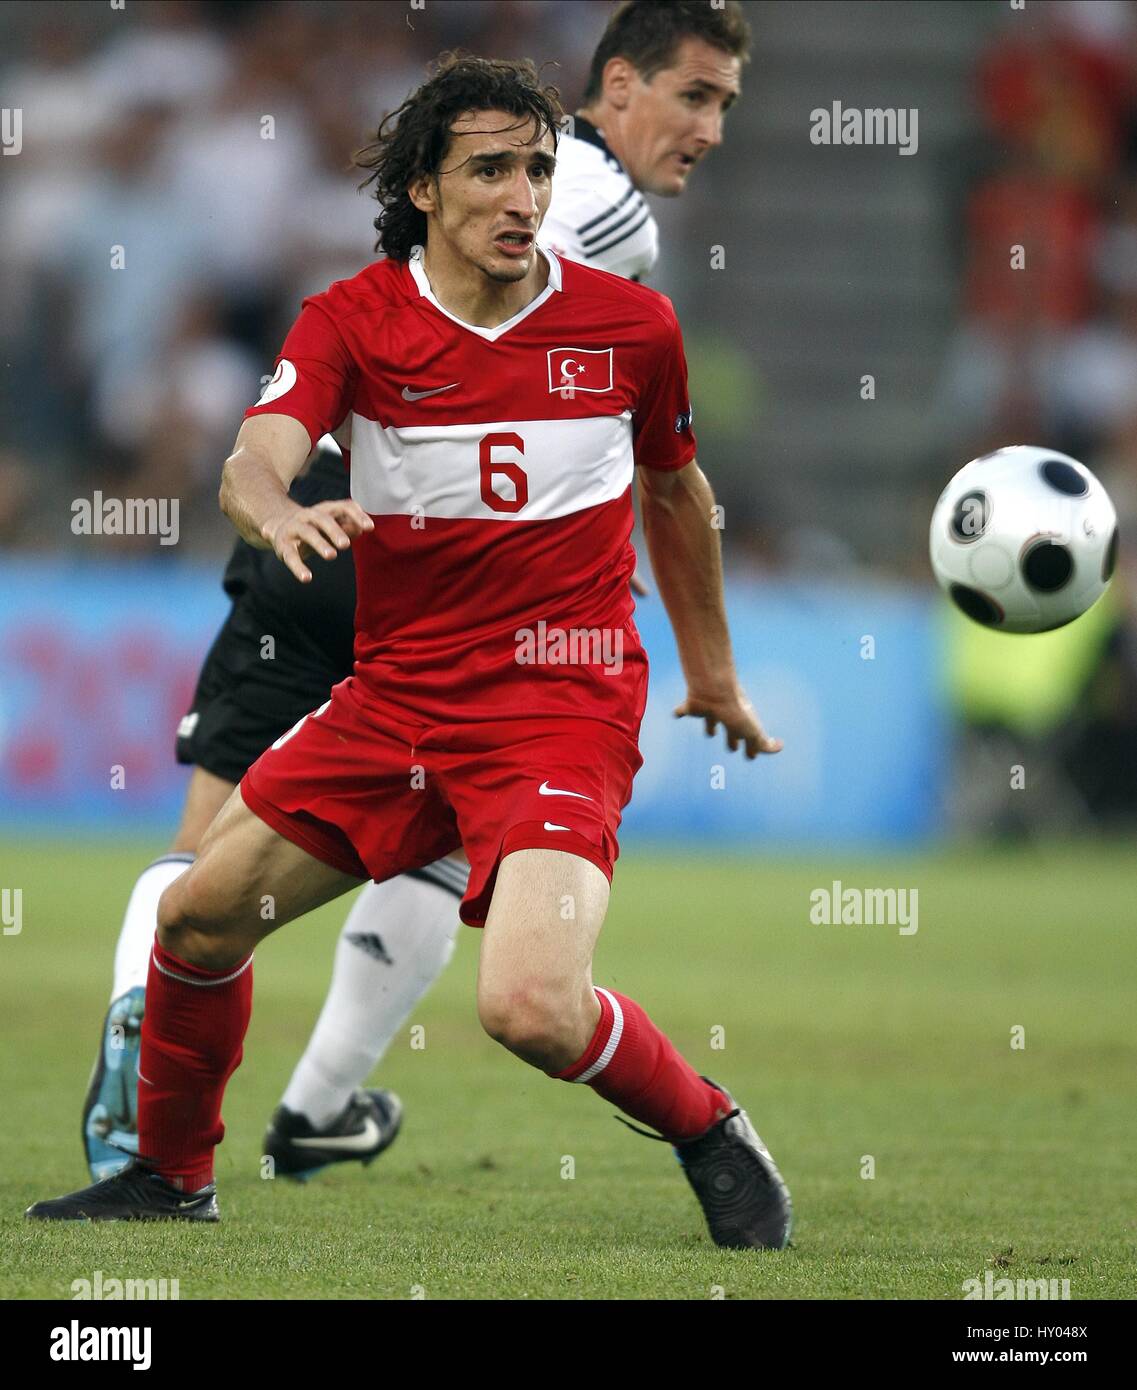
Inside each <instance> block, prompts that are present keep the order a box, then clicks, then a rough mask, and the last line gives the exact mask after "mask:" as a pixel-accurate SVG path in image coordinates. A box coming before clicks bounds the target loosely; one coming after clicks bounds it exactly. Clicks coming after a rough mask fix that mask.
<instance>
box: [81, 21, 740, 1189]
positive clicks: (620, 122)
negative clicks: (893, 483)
mask: <svg viewBox="0 0 1137 1390" xmlns="http://www.w3.org/2000/svg"><path fill="white" fill-rule="evenodd" d="M748 42H749V34H748V31H747V28H746V24H745V21H744V20H743V18H742V15H741V12H740V11H739V9H738V6H737V5H736V4H735V3H733V0H731V3H730V4H728V5H726V6H725V7H724V8H722V9H715V8H712V7H711V6H709V5H707V4H706V3H705V0H694V3H690V2H684V3H669V2H660V0H646V2H645V0H633V3H630V4H622V5H620V6H619V7H618V8H617V9H616V10H615V11H614V13H613V15H612V17H611V20H610V22H609V24H608V26H607V28H606V30H605V32H604V35H603V36H602V38H601V40H600V42H599V44H598V46H597V48H596V51H595V54H594V56H593V60H592V64H591V68H590V73H589V77H588V83H587V87H586V90H585V94H584V100H583V104H582V106H581V108H580V109H579V110H578V112H577V113H576V116H575V117H574V118H572V119H571V120H569V121H568V122H567V123H566V124H567V130H568V132H569V133H567V134H565V135H563V136H562V138H561V139H560V141H559V142H558V150H557V171H556V178H555V179H554V181H553V198H552V203H551V205H550V208H549V211H548V213H547V215H546V217H545V221H544V223H543V224H542V227H541V232H540V241H541V244H542V245H547V246H550V247H551V248H552V249H553V250H554V251H556V252H558V253H560V254H563V255H566V256H568V257H570V258H571V259H573V260H577V261H581V262H583V263H584V264H587V265H593V266H596V267H598V268H600V269H602V270H608V271H611V272H612V273H614V274H617V275H621V276H624V277H626V278H627V279H631V280H640V279H641V278H642V277H644V276H646V275H647V274H648V273H649V272H650V270H651V269H652V267H653V266H654V264H655V261H656V258H657V255H658V248H659V232H658V228H657V225H656V222H655V218H654V217H653V216H652V214H651V211H650V209H649V207H648V205H647V203H646V201H645V199H644V197H643V192H644V191H646V192H648V193H653V194H657V195H660V196H665V197H666V196H675V195H677V194H678V193H680V192H682V191H683V189H684V187H685V185H686V181H687V177H688V175H689V173H690V171H691V169H692V168H693V167H694V165H695V163H697V162H698V160H699V159H700V158H702V157H703V155H704V154H706V153H708V152H709V151H710V150H711V149H713V148H714V147H715V146H716V145H717V144H719V143H720V141H721V139H722V133H723V116H724V114H725V112H726V110H727V109H728V108H729V107H730V105H731V104H732V103H733V102H734V101H735V99H736V97H737V95H738V92H739V76H740V69H741V65H742V62H743V61H744V60H745V57H746V54H747V47H748ZM275 389H276V388H275V386H270V388H269V390H270V392H271V391H272V390H275ZM322 443H323V444H324V445H326V447H323V448H321V449H320V450H319V451H318V452H317V455H316V457H315V459H314V461H313V463H312V465H311V466H310V468H309V470H308V472H307V474H306V475H305V476H304V477H302V478H301V479H299V480H297V482H296V483H295V484H294V486H293V493H294V495H295V496H296V498H297V500H298V501H300V502H302V503H304V504H305V505H313V504H315V503H317V502H319V501H322V500H328V499H331V498H334V497H337V496H342V492H343V486H344V481H343V465H342V462H341V460H340V457H339V451H338V449H337V448H336V447H335V446H334V445H333V444H331V442H330V440H325V441H322ZM224 586H225V589H226V592H227V593H229V595H230V597H231V598H232V600H233V608H232V611H231V613H230V615H229V617H228V618H227V620H226V622H225V624H224V626H223V628H222V630H221V632H220V633H219V634H218V636H217V639H216V641H215V642H214V644H213V646H212V647H211V649H210V652H209V654H208V657H207V658H206V661H205V664H204V666H203V668H202V672H201V675H200V678H199V681H198V686H197V692H196V693H195V696H194V701H193V704H192V706H191V709H190V711H189V713H188V714H187V715H186V717H185V719H183V721H182V727H181V729H180V730H179V737H178V741H177V753H178V758H179V760H180V761H182V762H185V763H189V764H193V765H194V773H193V777H192V779H191V782H190V787H189V791H188V793H187V797H186V805H185V809H184V812H183V818H182V823H181V825H180V827H179V829H178V832H177V835H176V837H175V839H174V841H173V843H172V845H171V847H170V851H169V852H168V853H167V854H166V855H164V856H163V857H162V858H160V859H158V860H157V861H156V862H155V863H154V864H152V865H150V866H149V867H148V868H147V869H146V870H145V871H144V872H143V874H142V875H141V876H140V878H139V880H138V882H137V884H136V885H135V888H134V891H133V893H132V895H131V898H130V902H129V905H128V908H127V912H126V916H125V918H124V922H123V927H122V931H121V934H120V938H119V943H118V948H117V950H116V954H115V968H114V978H113V987H112V991H111V1002H110V1005H109V1008H108V1011H107V1016H106V1021H105V1024H104V1028H103V1035H102V1038H101V1040H100V1046H99V1051H98V1054H97V1059H96V1065H95V1068H94V1071H93V1073H92V1078H91V1083H90V1086H89V1087H88V1092H87V1097H86V1100H85V1103H84V1112H83V1126H82V1132H83V1139H84V1146H85V1150H86V1153H87V1158H88V1164H89V1167H90V1170H91V1176H92V1177H93V1178H100V1177H104V1176H107V1175H110V1174H112V1173H114V1172H116V1171H118V1170H119V1169H120V1168H122V1167H123V1166H124V1165H125V1163H126V1162H127V1161H128V1157H129V1155H130V1154H131V1153H133V1152H134V1151H135V1144H136V1117H135V1102H136V1092H137V1058H138V1041H139V1030H140V1027H141V1019H142V1013H143V1008H144V1000H145V982H146V975H147V970H148V967H149V957H150V946H151V942H152V939H153V934H154V921H155V914H156V909H157V903H158V899H159V897H160V896H161V893H162V891H163V890H164V889H165V887H166V886H167V885H168V884H169V883H170V882H172V881H173V879H174V878H176V877H177V876H178V875H180V874H181V873H183V872H184V871H185V869H186V868H187V866H188V865H189V864H190V863H192V861H193V858H194V855H195V853H196V851H197V847H198V844H199V842H200V839H201V836H202V834H203V833H204V831H205V829H206V827H207V826H208V824H209V822H210V821H211V820H212V819H213V817H214V816H215V815H216V813H217V811H218V810H220V808H221V806H222V805H223V804H224V802H225V800H226V798H227V797H228V795H229V794H230V793H231V792H232V790H233V788H234V787H235V786H236V785H237V783H238V782H240V780H241V778H242V777H243V775H244V773H245V771H246V770H247V769H248V767H249V766H250V764H251V763H252V762H253V761H254V760H255V758H256V757H257V756H258V755H259V754H260V753H261V752H262V751H263V750H264V749H265V748H266V747H267V746H268V745H269V744H270V743H271V742H273V740H275V739H276V738H278V737H279V736H280V735H281V734H282V733H284V732H285V731H286V730H287V729H289V728H291V727H292V725H293V724H295V722H296V721H297V719H299V718H300V717H301V716H302V715H303V714H304V713H305V712H306V711H308V710H310V709H312V708H314V707H315V705H317V704H319V703H320V702H321V701H322V700H323V698H324V696H325V694H326V692H327V691H328V690H329V689H330V688H331V687H332V686H333V685H335V684H337V683H338V682H339V681H340V680H342V679H344V677H346V676H347V675H348V674H350V671H351V629H352V622H353V617H354V608H355V584H354V573H353V572H352V570H351V569H350V568H347V569H345V568H344V566H342V565H338V566H337V565H334V564H333V565H321V564H317V565H316V566H314V568H313V582H312V584H311V585H310V586H309V587H308V588H307V589H304V590H301V589H300V588H299V587H298V586H297V585H295V584H293V583H291V582H290V580H289V578H288V576H287V574H286V573H285V572H284V571H283V570H282V568H281V567H280V566H279V564H278V563H277V562H276V561H275V559H274V557H273V556H272V555H271V554H267V553H266V552H263V551H257V550H255V549H253V548H252V547H251V546H249V545H248V544H246V543H245V542H244V541H243V540H238V541H237V543H236V545H235V547H234V551H233V556H232V559H231V560H230V563H229V566H228V568H227V569H226V572H225V577H224ZM266 632H271V633H272V634H273V635H274V638H275V649H276V659H275V660H274V661H273V662H271V663H266V662H264V661H263V660H262V659H261V651H262V644H261V635H262V634H264V633H266ZM466 880H467V868H466V865H465V862H464V860H463V859H462V858H461V857H457V858H453V859H447V860H443V861H440V862H439V863H438V864H434V865H428V866H426V867H425V868H423V869H422V870H420V871H416V872H414V873H408V874H404V875H400V876H399V877H397V878H395V879H390V880H387V881H385V882H383V883H369V884H367V885H366V886H365V887H364V889H363V890H362V892H361V893H359V894H358V895H357V897H356V899H355V902H354V904H353V906H352V909H351V911H350V912H349V913H348V915H347V918H346V920H345V922H344V925H343V929H342V931H341V933H340V938H339V941H338V943H337V947H336V955H335V964H334V971H333V977H332V983H331V987H330V990H329V994H328V998H327V1000H326V1002H325V1005H324V1008H323V1010H322V1012H321V1014H320V1018H319V1020H318V1022H317V1025H316V1028H315V1030H314V1031H313V1034H312V1037H311V1039H310V1041H309V1043H308V1046H307V1049H306V1051H305V1053H304V1055H303V1056H302V1057H301V1059H300V1060H299V1062H298V1064H297V1066H296V1068H295V1071H294V1073H293V1076H292V1078H291V1080H290V1082H289V1084H288V1087H287V1089H286V1091H285V1094H284V1096H283V1098H282V1103H281V1104H280V1105H279V1106H278V1107H277V1109H276V1111H275V1112H274V1114H273V1116H272V1118H271V1120H270V1123H269V1126H268V1130H267V1132H266V1135H265V1140H264V1151H265V1152H266V1153H267V1154H269V1155H270V1156H271V1157H272V1158H273V1160H274V1162H275V1164H276V1171H277V1172H278V1173H280V1174H282V1175H287V1176H296V1177H305V1176H308V1175H310V1174H312V1173H313V1172H317V1171H319V1170H320V1169H321V1168H323V1167H325V1166H326V1165H328V1164H330V1163H339V1162H348V1161H355V1162H363V1163H368V1162H370V1161H371V1160H372V1159H374V1158H375V1157H376V1156H377V1155H378V1154H379V1153H380V1152H382V1150H383V1149H384V1148H385V1147H386V1146H387V1145H388V1144H390V1143H391V1142H392V1140H393V1139H394V1137H395V1135H396V1134H397V1131H398V1125H399V1120H400V1116H401V1105H400V1102H399V1100H398V1097H396V1096H394V1095H393V1094H392V1093H391V1092H390V1091H387V1090H376V1089H366V1088H365V1087H364V1082H365V1080H366V1078H367V1076H368V1075H369V1074H370V1072H371V1071H372V1069H373V1068H374V1066H375V1065H376V1064H377V1063H378V1062H379V1061H380V1059H381V1058H382V1056H383V1055H384V1053H385V1052H386V1050H387V1048H388V1046H389V1045H390V1043H391V1041H392V1039H393V1038H394V1037H395V1035H396V1034H397V1033H398V1031H399V1029H400V1028H401V1027H402V1025H403V1024H404V1023H405V1021H406V1020H407V1018H408V1017H409V1016H410V1014H411V1011H412V1010H413V1009H414V1008H415V1006H416V1005H417V1003H418V1001H419V999H420V998H421V997H422V996H423V995H424V994H425V992H426V991H427V990H428V989H429V988H430V987H431V985H432V984H433V983H434V981H435V980H436V979H437V978H438V976H439V974H440V973H441V972H442V970H443V969H444V968H445V966H446V964H447V962H448V961H449V959H450V956H451V954H452V951H453V943H454V937H455V934H456V932H457V929H458V925H459V923H458V916H457V911H456V907H457V900H458V899H459V898H460V897H461V896H462V894H463V893H464V892H465V888H466Z"/></svg>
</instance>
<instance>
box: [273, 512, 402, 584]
mask: <svg viewBox="0 0 1137 1390" xmlns="http://www.w3.org/2000/svg"><path fill="white" fill-rule="evenodd" d="M374 529H375V523H374V522H373V521H372V520H371V518H370V517H369V516H368V515H367V513H366V512H365V511H364V510H363V508H362V507H361V506H360V505H359V503H358V502H353V501H352V499H351V498H350V497H340V498H336V499H334V500H333V501H330V502H317V503H316V505H315V506H314V507H294V508H293V510H292V511H290V512H287V513H286V514H285V515H284V516H283V517H282V518H281V519H280V520H275V519H274V520H272V521H267V522H265V524H264V526H263V527H262V528H261V535H262V536H264V538H265V540H266V541H268V543H269V544H270V545H271V546H272V548H273V550H275V551H276V554H277V558H278V559H280V560H283V561H284V563H285V564H286V565H287V566H288V568H289V569H290V570H291V571H292V573H293V574H294V575H295V576H296V578H297V579H299V581H300V582H301V584H308V583H310V582H311V579H312V571H311V570H310V569H309V568H308V566H307V565H306V564H305V563H304V560H305V557H306V556H309V555H319V556H320V558H321V559H323V560H334V559H335V558H336V556H337V555H338V554H339V553H340V551H341V550H347V549H348V548H349V547H350V546H351V543H352V541H353V540H354V539H355V537H356V536H362V535H363V533H364V532H365V531H374Z"/></svg>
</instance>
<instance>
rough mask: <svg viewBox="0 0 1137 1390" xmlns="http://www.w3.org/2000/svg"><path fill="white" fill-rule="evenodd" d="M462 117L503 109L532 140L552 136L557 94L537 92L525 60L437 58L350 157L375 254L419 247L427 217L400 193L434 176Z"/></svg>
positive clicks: (402, 253) (404, 256)
mask: <svg viewBox="0 0 1137 1390" xmlns="http://www.w3.org/2000/svg"><path fill="white" fill-rule="evenodd" d="M465 111H505V112H507V113H508V114H509V115H511V116H517V117H520V118H524V117H526V116H530V117H532V118H533V119H534V120H535V121H536V123H537V138H538V139H540V138H541V136H542V135H544V133H545V131H546V130H551V131H552V132H553V139H554V141H555V140H556V138H557V134H558V126H559V123H560V122H561V120H562V119H563V116H564V113H563V111H562V109H561V102H560V93H559V92H558V91H557V89H556V88H555V87H543V86H542V85H541V77H540V74H539V73H538V71H537V68H536V67H535V66H534V64H533V63H531V62H530V61H529V60H528V59H525V60H524V61H521V62H505V61H502V60H499V59H494V58H474V57H471V56H470V55H468V54H464V53H459V52H451V53H444V54H442V56H441V57H440V58H439V60H438V63H437V66H436V68H435V71H434V73H433V74H432V76H431V77H430V78H429V79H428V80H427V81H426V82H424V83H423V84H422V86H421V87H418V88H417V89H416V90H415V91H414V92H412V93H411V95H410V96H409V97H408V98H407V99H406V101H404V102H403V104H402V106H400V107H399V108H398V110H397V111H392V112H391V113H390V114H389V115H387V116H385V117H384V118H383V121H382V122H381V124H380V126H379V129H378V131H377V132H376V135H375V139H374V140H373V141H372V143H371V144H370V145H368V146H367V147H366V148H365V149H362V150H360V151H359V153H358V154H357V155H356V156H355V163H356V166H357V167H358V168H360V169H366V170H367V171H368V173H367V177H366V178H365V179H364V180H363V181H362V182H361V183H360V185H359V186H360V188H366V187H367V185H368V184H374V190H373V195H372V196H373V197H375V198H376V199H377V200H378V203H379V207H380V212H379V216H378V217H376V219H375V222H374V226H375V231H376V234H377V236H376V241H375V249H376V251H383V252H385V253H386V254H387V255H388V256H389V257H391V259H392V260H396V261H405V260H408V259H409V257H410V254H411V249H412V247H415V246H420V245H422V244H423V243H424V242H425V241H426V214H425V213H423V212H420V211H419V210H418V208H416V207H415V205H414V203H412V202H411V199H410V195H409V194H408V192H407V190H408V188H409V187H410V185H411V184H412V183H414V181H415V179H417V178H420V177H421V176H422V175H423V174H427V175H432V174H434V175H436V174H437V173H438V170H439V169H440V167H441V166H442V161H443V160H444V159H445V158H446V154H447V151H448V150H449V148H450V134H451V131H450V128H451V126H452V125H453V123H454V121H455V119H456V118H457V117H458V116H460V115H462V113H463V112H465Z"/></svg>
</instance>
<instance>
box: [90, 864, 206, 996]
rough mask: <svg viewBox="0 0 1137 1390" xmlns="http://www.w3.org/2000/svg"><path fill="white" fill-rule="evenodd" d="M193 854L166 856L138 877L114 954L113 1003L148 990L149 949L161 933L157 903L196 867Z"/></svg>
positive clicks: (149, 866)
mask: <svg viewBox="0 0 1137 1390" xmlns="http://www.w3.org/2000/svg"><path fill="white" fill-rule="evenodd" d="M193 859H194V857H193V855H192V854H164V855H163V856H162V858H161V859H155V861H154V862H153V864H150V865H148V866H147V867H146V868H145V869H143V870H142V872H141V873H140V874H139V875H138V881H137V882H136V883H135V885H134V890H133V892H132V893H131V895H130V901H129V902H128V903H127V905H126V916H125V917H124V918H123V919H122V930H121V931H120V932H119V934H118V945H117V946H116V947H115V950H114V984H113V985H112V986H111V999H112V1000H115V999H118V998H120V997H121V996H122V995H124V994H125V993H126V992H127V991H128V990H131V989H134V988H135V986H136V985H141V986H142V988H143V989H145V988H146V976H147V975H148V974H149V973H150V948H151V947H152V946H153V945H154V933H155V932H156V931H157V930H158V899H159V898H160V897H161V896H162V894H163V893H164V892H165V890H166V888H167V887H168V886H169V885H170V884H171V883H173V881H174V879H176V878H178V877H180V876H181V875H182V874H184V873H185V871H186V870H187V869H188V868H189V866H190V865H191V864H192V863H193Z"/></svg>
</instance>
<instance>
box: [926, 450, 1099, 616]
mask: <svg viewBox="0 0 1137 1390" xmlns="http://www.w3.org/2000/svg"><path fill="white" fill-rule="evenodd" d="M929 547H930V550H931V560H932V570H933V571H934V573H935V576H936V579H937V580H938V582H939V584H940V586H941V588H943V590H944V591H945V593H947V595H948V596H949V598H951V600H952V601H953V602H954V603H955V605H956V607H958V608H959V609H960V610H961V611H962V612H964V613H966V614H967V616H968V617H969V618H972V619H974V620H975V622H977V623H982V624H983V625H984V626H985V627H991V628H997V629H998V630H1000V631H1002V632H1048V631H1049V630H1050V629H1051V628H1056V627H1063V626H1065V624H1066V623H1070V622H1073V620H1074V619H1075V618H1077V617H1080V616H1081V615H1082V614H1083V613H1084V612H1085V611H1086V609H1087V608H1089V607H1090V606H1091V605H1092V604H1094V603H1096V602H1097V600H1098V599H1099V598H1100V597H1101V596H1102V594H1103V593H1105V591H1106V589H1107V588H1108V587H1109V581H1110V577H1111V576H1112V574H1113V569H1114V565H1115V563H1116V561H1117V515H1116V513H1115V512H1114V509H1113V503H1112V502H1111V501H1110V500H1109V495H1108V493H1107V492H1106V490H1105V488H1104V487H1102V485H1101V483H1100V482H1098V480H1097V478H1095V477H1094V475H1093V474H1092V473H1091V472H1090V470H1089V469H1088V468H1087V467H1086V466H1085V464H1083V463H1079V462H1078V461H1077V459H1072V458H1070V457H1069V455H1067V454H1059V453H1056V452H1055V451H1054V450H1053V449H1040V448H1036V447H1034V446H1033V445H1028V444H1016V445H1013V446H1011V447H1009V448H1006V449H996V450H995V452H994V453H991V454H984V455H983V456H982V457H981V458H977V459H972V461H971V462H970V463H968V464H965V466H964V467H963V468H961V469H960V470H959V472H958V473H957V474H956V475H955V477H954V478H952V480H951V482H950V483H948V485H947V487H946V488H944V490H943V492H942V493H941V495H940V499H939V501H938V502H937V503H936V507H935V511H934V512H933V513H932V527H931V535H930V537H929Z"/></svg>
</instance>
